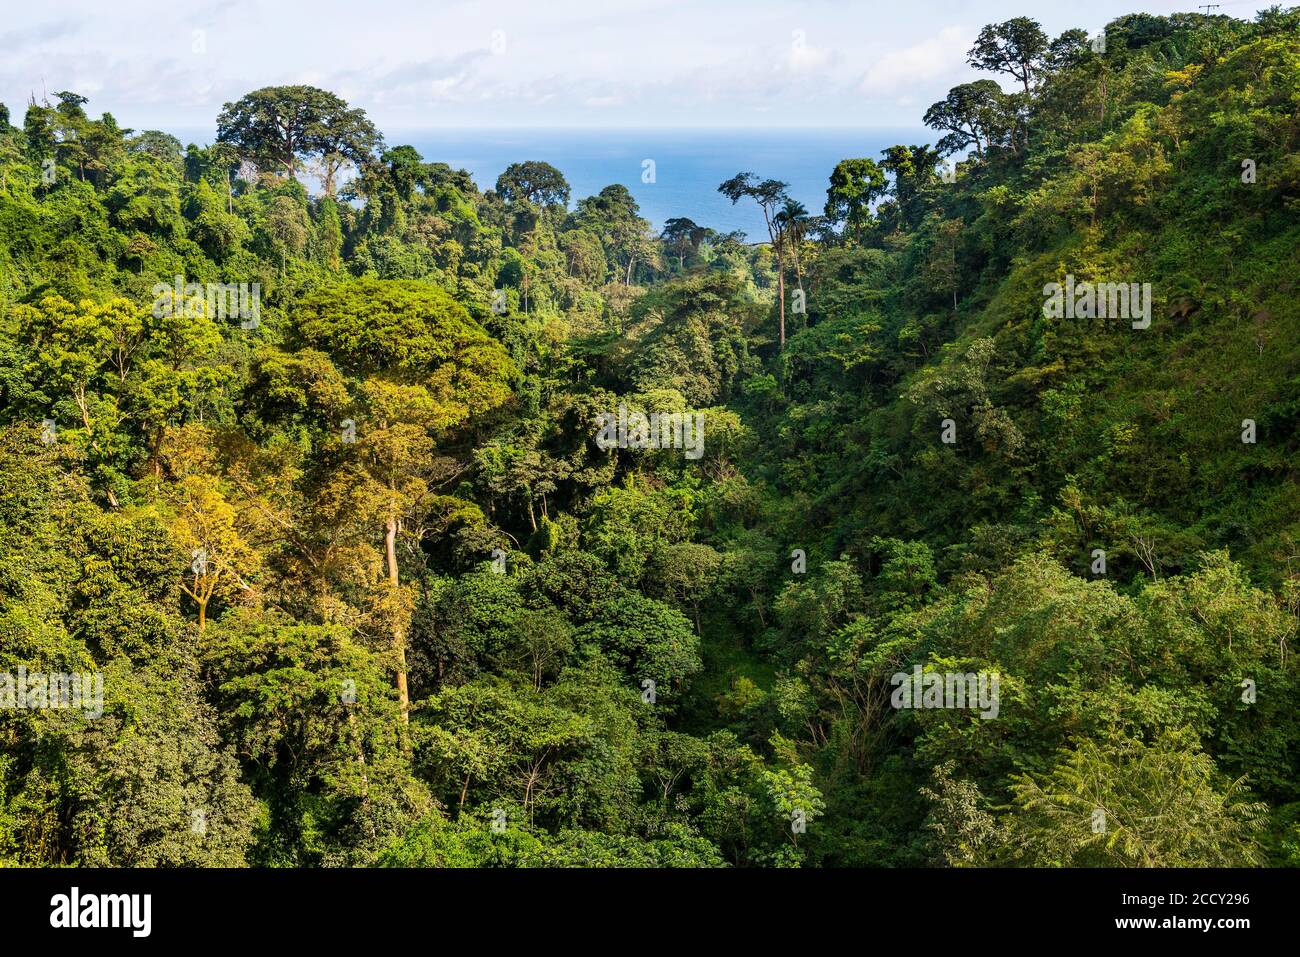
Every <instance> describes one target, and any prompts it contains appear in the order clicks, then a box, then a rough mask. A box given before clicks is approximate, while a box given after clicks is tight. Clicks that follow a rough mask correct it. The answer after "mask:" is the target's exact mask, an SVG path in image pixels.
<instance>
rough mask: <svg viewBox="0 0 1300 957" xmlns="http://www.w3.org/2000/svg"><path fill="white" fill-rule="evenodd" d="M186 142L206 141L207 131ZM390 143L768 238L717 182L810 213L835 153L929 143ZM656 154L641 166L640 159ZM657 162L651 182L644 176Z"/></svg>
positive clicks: (904, 139) (530, 136) (569, 137)
mask: <svg viewBox="0 0 1300 957" xmlns="http://www.w3.org/2000/svg"><path fill="white" fill-rule="evenodd" d="M182 139H183V140H184V142H204V143H210V142H211V141H212V139H213V136H212V133H211V132H210V131H208V132H206V133H201V134H198V135H192V136H191V137H190V138H189V139H184V138H182ZM384 139H385V142H386V143H387V145H388V146H389V147H392V146H397V145H403V144H409V145H411V146H414V147H415V148H416V150H418V151H419V153H420V155H421V156H422V157H424V160H425V162H431V163H432V162H437V163H446V164H448V165H449V166H451V167H453V168H455V169H464V170H466V171H468V172H469V174H470V175H471V176H472V177H473V178H474V183H475V184H476V185H477V186H478V187H479V189H481V190H486V189H491V188H492V187H493V186H494V185H495V183H496V180H497V177H498V176H499V175H500V174H501V172H502V171H503V170H505V168H506V167H507V166H509V165H510V164H511V163H521V162H524V161H526V160H541V161H543V162H546V163H550V164H551V165H552V166H554V167H556V168H557V169H558V170H560V172H561V173H563V174H564V177H565V179H566V180H568V182H569V186H570V188H571V201H570V207H571V208H572V206H573V204H574V203H576V202H577V200H579V199H581V198H582V197H584V196H593V195H595V194H596V193H598V192H600V190H601V189H603V188H604V187H606V186H609V185H611V184H614V183H621V184H623V185H624V186H626V187H627V188H628V190H629V191H630V192H631V193H632V195H633V197H635V199H636V201H637V203H638V204H639V205H640V207H641V215H642V216H644V217H645V218H646V219H647V220H649V221H650V224H651V225H652V226H653V227H654V228H655V229H656V230H659V229H662V228H663V225H664V223H665V222H667V221H668V220H669V219H673V218H675V217H679V216H684V217H687V218H689V219H692V220H694V221H695V222H696V223H698V224H699V225H701V226H706V227H709V228H711V229H715V230H717V231H718V232H720V233H730V232H733V231H737V230H738V231H740V232H743V233H745V234H746V236H747V238H748V241H749V242H766V241H767V229H766V227H765V226H764V224H763V217H762V215H761V214H760V213H759V211H758V209H757V207H755V206H754V204H753V203H747V202H743V201H742V202H741V203H739V204H737V205H735V206H733V205H732V204H731V201H730V200H728V199H727V198H726V197H725V196H723V195H721V194H720V193H719V192H718V184H720V183H721V182H722V181H723V180H726V179H729V178H730V177H732V176H734V175H735V174H736V173H738V172H741V171H743V170H748V171H750V172H752V173H754V174H755V175H756V176H758V177H760V178H762V179H778V180H783V181H785V182H786V183H789V184H790V195H792V196H793V197H794V198H795V199H797V200H799V201H800V202H801V203H803V204H804V205H805V206H806V207H807V208H808V211H809V213H811V214H814V215H817V214H820V213H821V211H822V209H823V207H824V206H825V204H826V187H827V185H828V183H829V180H830V175H831V171H832V170H834V168H835V164H836V163H838V162H839V161H840V160H843V159H849V158H855V157H868V158H870V159H875V160H879V159H880V153H881V151H882V150H884V149H886V148H887V147H889V146H893V145H894V144H896V143H905V144H909V145H910V144H915V143H933V142H934V139H935V134H934V132H933V131H932V130H927V129H924V128H910V129H909V128H884V127H863V128H842V127H827V128H815V129H803V128H779V127H774V128H766V129H762V128H734V129H705V128H697V127H690V128H665V127H659V128H645V129H633V128H615V129H609V130H597V129H592V128H590V127H582V128H572V129H562V128H561V129H556V128H520V129H457V128H444V129H407V130H400V129H399V130H394V131H391V132H385V136H384ZM647 160H649V161H651V162H652V163H653V167H650V166H647V165H646V161H647ZM650 170H653V174H654V175H653V182H647V181H646V179H648V178H649V176H648V172H649V171H650Z"/></svg>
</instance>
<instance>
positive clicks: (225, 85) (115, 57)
mask: <svg viewBox="0 0 1300 957" xmlns="http://www.w3.org/2000/svg"><path fill="white" fill-rule="evenodd" d="M1269 5H1270V4H1269V3H1267V2H1258V0H1225V2H1224V3H1223V4H1222V5H1221V7H1220V9H1219V10H1218V11H1217V12H1219V13H1223V14H1228V15H1231V16H1235V17H1241V18H1247V19H1248V18H1251V17H1253V16H1254V15H1255V12H1256V11H1257V10H1260V9H1263V8H1265V7H1267V6H1269ZM1283 5H1284V6H1286V5H1290V2H1288V3H1284V4H1283ZM1194 8H1195V3H1193V2H1167V0H1095V2H1093V3H1089V4H1084V3H1079V2H1068V3H1067V2H1063V0H1033V2H1029V0H1010V2H1005V0H988V2H972V0H910V2H889V3H884V2H860V0H810V2H803V3H794V2H772V0H622V2H620V0H528V2H525V0H508V2H459V0H444V2H439V0H434V2H424V3H421V2H419V0H369V2H365V3H353V2H342V0H314V2H311V3H291V2H279V3H270V2H265V0H199V2H194V3H187V2H184V0H181V2H176V0H172V2H163V0H125V2H120V3H103V2H102V0H95V2H91V0H69V2H56V3H54V4H22V5H19V4H18V3H17V2H16V0H7V10H6V14H5V17H4V18H3V20H2V21H0V50H3V51H4V56H3V57H0V102H4V103H6V104H8V106H9V108H10V112H11V113H12V114H13V117H14V121H15V122H21V117H22V113H23V109H24V107H25V104H26V103H27V101H28V98H29V97H30V96H31V95H33V94H34V95H35V96H36V97H37V98H38V99H39V98H40V96H41V95H42V90H44V91H47V92H48V93H49V94H53V93H54V91H56V90H74V91H76V92H78V93H81V94H82V95H83V96H88V97H89V98H90V103H89V104H88V106H87V109H88V110H89V112H90V113H91V114H92V115H95V116H98V115H99V114H100V113H101V112H104V111H108V112H111V113H112V114H113V115H114V116H115V117H116V118H117V120H118V122H119V123H120V124H122V125H123V126H128V127H133V128H135V129H145V128H157V129H164V130H174V131H176V130H185V131H191V130H207V129H211V128H212V126H213V124H214V121H215V117H216V115H217V113H218V112H219V111H220V109H221V106H222V104H223V103H224V102H226V101H229V100H234V99H237V98H238V97H239V96H241V95H242V94H244V93H246V92H248V91H250V90H253V89H257V88H258V87H262V86H269V85H274V84H283V83H306V84H312V85H315V86H320V87H324V88H326V89H329V90H332V91H333V92H335V93H338V94H339V95H340V96H342V97H344V98H345V99H346V100H348V101H349V102H350V103H352V104H353V105H354V106H360V107H362V108H364V109H365V110H366V111H367V112H368V113H369V114H370V116H371V118H372V119H374V121H375V122H376V124H377V125H378V126H379V127H380V129H382V130H386V131H390V132H391V131H396V130H416V129H424V128H432V127H479V126H485V127H505V128H509V127H523V126H583V127H598V128H599V127H610V126H622V127H654V126H669V127H672V126H702V127H715V128H716V127H734V126H750V127H754V126H757V127H772V126H782V127H784V126H853V127H863V126H885V127H889V126H893V127H899V126H912V127H915V126H919V125H920V117H921V114H922V113H924V111H925V109H926V107H927V106H929V104H930V103H932V102H934V101H936V100H938V99H941V98H942V97H943V96H944V95H945V94H946V93H947V91H948V89H949V88H950V87H952V86H953V85H955V84H957V83H961V82H965V81H967V80H970V79H973V78H975V76H976V74H975V73H974V71H972V70H971V69H970V68H969V67H967V66H966V65H965V53H966V50H967V49H968V48H969V47H970V44H971V41H972V40H973V39H974V37H975V35H976V34H977V33H978V31H979V28H980V26H981V25H983V24H984V23H990V22H996V21H1000V20H1006V19H1009V18H1011V17H1013V16H1022V15H1028V16H1033V17H1034V18H1035V19H1037V20H1038V21H1039V22H1040V23H1042V25H1043V27H1044V29H1045V30H1046V31H1047V32H1048V33H1049V34H1051V35H1053V36H1054V35H1056V34H1058V33H1060V32H1061V31H1062V30H1065V29H1068V28H1070V27H1081V28H1083V29H1086V30H1088V31H1089V32H1090V33H1095V32H1097V31H1099V30H1100V29H1101V28H1102V27H1103V26H1104V25H1105V23H1106V22H1107V21H1108V20H1110V19H1113V18H1114V17H1116V16H1118V15H1121V14H1124V13H1133V12H1147V13H1155V14H1168V13H1172V12H1176V11H1180V10H1183V11H1185V10H1193V9H1194Z"/></svg>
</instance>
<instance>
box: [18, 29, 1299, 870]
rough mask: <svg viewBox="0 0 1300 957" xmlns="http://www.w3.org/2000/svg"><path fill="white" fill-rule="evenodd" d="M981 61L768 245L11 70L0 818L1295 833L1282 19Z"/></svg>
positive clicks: (828, 834) (869, 832) (475, 855)
mask: <svg viewBox="0 0 1300 957" xmlns="http://www.w3.org/2000/svg"><path fill="white" fill-rule="evenodd" d="M970 64H971V66H972V72H971V77H972V81H971V82H970V83H967V84H963V85H961V86H958V87H956V88H955V89H953V91H952V92H951V93H950V94H949V95H948V97H947V98H946V99H945V100H944V101H942V102H940V103H936V104H934V105H933V106H931V107H930V109H929V110H928V111H926V112H925V115H924V119H925V122H926V124H927V126H929V127H931V128H932V129H933V130H934V131H935V143H933V144H924V145H918V144H899V145H897V146H894V147H891V148H890V149H888V150H886V151H885V152H884V154H883V155H881V156H876V157H845V159H844V161H843V162H842V163H840V164H839V166H838V167H836V169H835V171H834V173H833V175H832V176H831V178H830V181H829V182H828V184H827V187H828V189H827V202H826V207H825V209H824V210H809V209H806V208H804V207H803V206H802V205H800V204H799V203H798V202H795V201H794V200H792V199H790V198H789V196H788V194H787V191H786V189H785V184H784V183H782V182H781V179H780V177H781V175H782V171H781V170H779V169H771V170H769V169H755V170H752V171H742V170H738V171H737V176H736V177H735V178H734V179H731V180H728V181H727V182H725V183H722V184H720V187H719V188H720V189H721V191H722V192H723V193H724V194H725V195H726V196H727V197H729V198H731V199H732V200H733V201H734V202H736V203H740V204H755V203H756V204H758V205H759V206H760V207H762V212H763V214H764V217H765V221H766V222H768V223H769V224H770V229H769V231H768V234H767V235H763V236H750V237H744V236H739V235H720V234H718V233H717V232H715V231H713V230H711V229H709V228H707V227H706V226H705V225H697V224H696V223H695V222H693V221H692V220H690V219H687V218H679V219H674V220H671V221H670V222H669V223H667V224H666V226H665V227H664V228H663V229H662V230H661V231H659V232H654V231H652V230H651V229H650V227H649V223H648V222H647V221H646V220H645V219H643V218H642V217H641V215H640V213H639V210H638V208H637V204H636V202H635V201H634V199H633V197H632V196H631V194H630V193H629V192H628V190H627V189H626V188H625V187H622V186H618V185H615V186H609V187H607V188H605V189H603V190H601V191H600V192H599V193H598V194H597V195H595V196H589V197H575V196H571V195H570V188H569V185H568V183H567V182H566V181H565V179H564V176H563V171H561V170H556V169H554V168H552V167H550V166H548V165H547V164H545V163H540V162H528V161H527V157H520V158H519V159H520V162H519V163H518V164H517V165H515V166H512V167H511V168H510V169H508V170H506V172H505V173H503V174H502V176H501V178H500V179H499V180H498V181H497V182H496V183H495V184H476V183H474V182H473V181H472V179H471V177H470V176H469V175H468V174H467V173H465V172H463V171H458V170H456V169H453V168H451V167H449V166H448V165H446V164H444V163H441V162H438V157H423V156H421V155H420V154H419V153H418V152H417V151H416V150H415V149H414V148H412V147H411V146H408V145H400V144H399V145H393V144H389V143H387V142H386V141H385V139H384V136H383V134H382V131H380V130H378V129H376V127H375V126H374V124H373V123H372V122H371V121H370V119H369V118H368V117H367V115H366V113H365V106H366V104H364V103H360V104H357V103H354V104H349V103H346V102H344V101H343V100H342V99H340V98H339V97H337V96H336V95H334V94H332V93H329V92H327V91H323V90H319V89H315V88H313V87H307V86H287V87H285V86H282V87H267V88H263V89H259V90H256V91H254V92H251V93H249V94H248V95H246V96H244V97H243V98H242V99H240V100H238V101H236V102H233V103H228V104H226V107H225V109H224V110H223V111H222V112H221V114H220V116H218V117H215V120H216V124H217V130H218V139H217V141H216V143H215V144H214V145H212V146H209V147H200V146H196V145H188V146H185V145H183V144H182V143H181V142H179V141H178V140H177V139H175V138H174V137H172V136H171V135H169V134H167V133H166V132H162V131H156V130H144V131H138V130H133V129H128V128H126V127H124V126H123V125H122V123H129V122H130V117H122V118H121V120H119V119H118V118H115V117H113V116H111V115H109V114H103V115H101V116H100V117H99V118H98V119H95V118H93V113H94V111H93V109H92V108H93V106H94V104H93V103H89V102H88V101H87V100H86V98H85V97H83V96H81V95H79V94H78V93H76V92H75V91H65V92H59V93H57V94H52V99H51V100H50V101H45V100H33V102H31V103H30V104H28V105H26V111H25V113H23V114H22V115H21V116H20V115H19V113H18V111H14V112H11V111H10V109H6V108H4V107H0V673H3V674H6V675H9V676H11V677H10V680H9V682H8V685H7V686H0V705H3V707H0V864H3V865H10V866H26V865H34V866H51V865H99V866H104V865H124V866H173V865H180V866H231V865H234V866H242V865H250V866H416V867H419V866H505V867H535V866H609V867H629V866H695V867H725V866H764V867H766V866H783V867H784V866H971V865H1011V866H1062V865H1065V866H1071V865H1072V866H1173V865H1185V866H1211V865H1227V866H1250V865H1265V864H1270V865H1296V864H1300V709H1297V703H1298V702H1300V665H1298V664H1297V659H1300V647H1296V646H1295V645H1296V642H1295V641H1294V640H1293V639H1294V637H1295V635H1296V631H1297V620H1298V619H1297V615H1300V494H1298V493H1300V458H1298V456H1300V423H1298V417H1300V306H1297V301H1298V300H1300V8H1297V9H1293V10H1291V11H1284V10H1281V9H1276V8H1275V9H1274V10H1272V11H1269V12H1266V13H1264V14H1261V15H1260V16H1259V17H1258V18H1257V19H1256V20H1255V21H1253V22H1247V21H1241V20H1235V19H1232V18H1229V17H1226V16H1208V17H1207V16H1200V15H1193V14H1186V15H1184V14H1178V15H1174V16H1171V17H1155V16H1148V15H1133V16H1128V17H1121V18H1119V19H1117V20H1115V21H1113V22H1112V23H1110V24H1109V25H1108V27H1107V28H1106V31H1105V34H1104V36H1100V37H1089V36H1088V35H1087V34H1085V33H1084V32H1083V31H1081V30H1075V31H1069V32H1067V33H1065V34H1063V35H1061V36H1060V37H1057V38H1051V37H1048V36H1045V35H1044V34H1043V32H1042V31H1041V29H1040V28H1039V27H1038V25H1037V24H1036V23H1034V22H1033V21H1032V20H1029V19H1024V18H1022V19H1017V20H1012V21H1009V22H1007V23H1003V24H995V25H990V26H989V27H986V28H985V29H984V31H983V32H982V33H981V35H980V38H979V41H978V42H977V43H976V45H975V47H974V48H973V49H972V50H971V53H970ZM981 76H982V77H984V78H982V79H981V78H980V77H981ZM989 76H998V77H999V80H1000V82H999V81H995V80H992V79H989V78H988V77H989ZM10 106H11V107H12V106H13V104H10ZM20 108H21V107H20ZM846 119H852V120H854V121H858V122H868V121H869V118H868V117H858V118H846ZM489 186H490V187H491V188H488V187H489ZM1111 283H1113V284H1119V285H1122V287H1123V290H1122V291H1123V292H1124V294H1125V298H1124V306H1125V309H1126V311H1124V312H1123V313H1122V314H1118V315H1117V314H1116V310H1115V305H1116V303H1115V296H1114V290H1113V288H1112V293H1111V303H1110V309H1109V311H1107V309H1106V308H1105V297H1104V296H1103V295H1100V294H1099V295H1098V297H1097V303H1095V304H1093V306H1092V307H1086V306H1087V303H1086V300H1087V299H1088V295H1087V293H1083V294H1081V295H1079V296H1078V297H1077V298H1071V299H1070V300H1069V302H1068V309H1066V310H1062V309H1054V308H1053V306H1052V293H1051V289H1052V284H1058V286H1059V287H1062V288H1066V289H1068V290H1071V292H1067V293H1066V295H1067V296H1070V295H1072V294H1073V293H1077V292H1079V291H1080V290H1081V289H1084V288H1085V286H1086V288H1087V289H1089V290H1091V289H1094V288H1095V287H1094V286H1093V285H1092V284H1111ZM1144 289H1145V290H1146V292H1145V294H1143V290H1144ZM1081 304H1083V305H1081ZM1097 305H1101V307H1102V308H1096V306H1097ZM1103 313H1104V314H1105V315H1104V316H1103ZM652 412H653V413H658V415H656V417H655V420H654V421H655V427H654V431H653V434H652V436H650V437H647V436H646V431H647V429H646V427H645V422H644V420H643V419H642V415H643V414H649V413H652ZM673 413H676V414H679V415H681V416H683V417H684V418H682V419H680V420H679V419H671V420H670V419H668V418H667V416H668V415H669V414H673ZM620 421H621V423H622V424H621V425H617V426H616V425H615V423H618V422H620ZM670 423H671V427H670ZM661 427H662V429H661ZM602 428H605V429H607V430H608V431H607V432H605V433H604V435H603V436H602ZM638 437H640V438H641V439H643V441H641V442H638ZM692 439H693V440H695V441H696V443H697V444H696V446H695V447H692V446H691V444H690V442H691V441H692ZM638 445H642V446H649V447H637V446H638ZM914 669H919V671H920V672H921V673H934V674H951V673H956V674H972V675H973V674H979V675H982V676H987V675H995V676H996V683H995V684H994V686H993V687H994V691H995V694H996V695H997V699H996V701H995V703H994V705H993V706H992V707H987V708H985V709H984V711H981V710H978V709H974V708H971V707H966V708H952V707H931V706H926V707H921V706H919V705H918V706H916V707H908V706H904V707H900V706H899V705H898V701H897V696H896V694H895V691H896V685H897V682H896V681H895V680H894V677H895V676H898V675H900V674H902V675H907V676H908V680H909V681H910V680H911V677H912V675H913V674H914ZM20 671H21V673H22V674H24V675H30V674H34V673H42V674H46V673H48V674H55V673H77V674H83V675H90V674H96V675H100V676H102V702H100V703H99V705H98V706H96V707H94V708H90V707H81V708H76V707H57V706H49V705H50V702H48V701H47V702H46V704H44V705H39V704H37V705H33V704H31V703H30V701H29V702H28V704H27V705H26V706H24V704H23V703H21V701H20V700H18V699H17V698H16V697H15V694H14V683H13V677H15V676H18V675H19V674H20ZM918 680H919V676H918ZM6 695H7V697H6ZM983 703H985V704H987V702H983ZM95 712H100V713H95ZM990 712H993V713H990Z"/></svg>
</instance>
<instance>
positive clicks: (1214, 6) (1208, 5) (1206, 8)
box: [1196, 3, 1219, 17]
mask: <svg viewBox="0 0 1300 957" xmlns="http://www.w3.org/2000/svg"><path fill="white" fill-rule="evenodd" d="M1196 9H1197V10H1204V11H1205V15H1206V16H1207V17H1208V16H1209V15H1210V11H1211V10H1217V9H1219V4H1217V3H1203V4H1201V5H1200V6H1199V7H1197V8H1196Z"/></svg>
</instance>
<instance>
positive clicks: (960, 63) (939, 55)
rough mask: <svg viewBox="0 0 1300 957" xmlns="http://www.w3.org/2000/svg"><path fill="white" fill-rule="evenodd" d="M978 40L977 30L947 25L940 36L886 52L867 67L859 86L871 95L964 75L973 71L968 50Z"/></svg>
mask: <svg viewBox="0 0 1300 957" xmlns="http://www.w3.org/2000/svg"><path fill="white" fill-rule="evenodd" d="M974 42H975V31H974V30H970V29H968V28H967V27H960V26H951V27H944V28H943V29H942V30H940V31H939V33H938V35H936V36H932V37H930V38H928V39H926V40H922V41H921V42H920V43H916V44H913V45H912V46H909V47H903V48H902V49H901V50H894V51H892V52H890V53H887V54H885V55H884V56H883V57H882V58H881V59H880V62H878V63H875V64H872V66H871V68H870V69H868V70H867V73H866V75H865V76H864V77H863V78H862V82H861V83H859V84H858V90H859V92H861V93H864V94H866V95H868V96H889V95H891V94H894V93H905V92H909V91H912V90H914V89H915V88H916V87H930V86H933V85H934V81H936V80H938V79H941V78H942V77H945V76H954V77H955V76H960V75H962V74H963V73H965V72H969V68H968V67H966V51H967V50H969V49H970V47H971V45H972V44H973V43H974Z"/></svg>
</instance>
